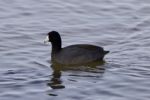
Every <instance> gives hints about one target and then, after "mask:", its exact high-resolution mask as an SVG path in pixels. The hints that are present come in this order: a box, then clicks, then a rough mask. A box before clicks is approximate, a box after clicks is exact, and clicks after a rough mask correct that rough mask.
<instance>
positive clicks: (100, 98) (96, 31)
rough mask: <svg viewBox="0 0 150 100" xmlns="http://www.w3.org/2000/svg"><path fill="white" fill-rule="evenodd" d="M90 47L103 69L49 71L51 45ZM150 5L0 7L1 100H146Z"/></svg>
mask: <svg viewBox="0 0 150 100" xmlns="http://www.w3.org/2000/svg"><path fill="white" fill-rule="evenodd" d="M51 30H57V31H59V32H60V33H61V36H62V38H63V46H67V45H71V44H77V43H89V44H95V45H98V46H103V47H104V48H105V49H106V50H110V51H111V53H110V54H108V55H107V56H106V57H105V61H106V62H105V64H102V65H95V66H94V67H90V66H80V67H73V66H72V67H71V68H69V69H68V68H63V69H58V70H54V68H51V67H50V66H52V65H51V63H50V59H51V58H50V50H51V46H49V45H45V44H44V43H43V39H44V38H45V36H46V34H47V32H49V31H51ZM149 43H150V0H3V1H1V2H0V65H1V66H0V100H149V99H150V62H149V61H150V52H149V51H150V47H149Z"/></svg>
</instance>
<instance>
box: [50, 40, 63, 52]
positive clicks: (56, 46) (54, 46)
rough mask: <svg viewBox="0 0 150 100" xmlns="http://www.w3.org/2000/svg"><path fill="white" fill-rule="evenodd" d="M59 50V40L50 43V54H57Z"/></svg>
mask: <svg viewBox="0 0 150 100" xmlns="http://www.w3.org/2000/svg"><path fill="white" fill-rule="evenodd" d="M60 50H61V40H60V41H57V42H52V53H57V52H59V51H60Z"/></svg>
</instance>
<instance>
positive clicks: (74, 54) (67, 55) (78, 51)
mask: <svg viewBox="0 0 150 100" xmlns="http://www.w3.org/2000/svg"><path fill="white" fill-rule="evenodd" d="M44 42H45V43H46V42H51V44H52V52H51V59H52V63H58V64H63V65H75V64H85V63H89V62H93V61H97V60H100V61H102V60H103V58H104V56H105V55H106V54H107V53H109V51H104V49H103V48H102V47H99V46H95V45H90V44H75V45H70V46H67V47H64V48H62V47H61V37H60V35H59V33H58V32H56V31H51V32H49V33H48V36H47V37H46V39H45V41H44Z"/></svg>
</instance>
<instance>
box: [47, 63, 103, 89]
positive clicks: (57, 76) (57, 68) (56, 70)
mask: <svg viewBox="0 0 150 100" xmlns="http://www.w3.org/2000/svg"><path fill="white" fill-rule="evenodd" d="M104 64H105V61H101V62H100V61H95V62H92V63H87V64H82V65H79V64H78V65H61V64H56V63H53V64H52V65H51V68H52V70H53V74H52V77H51V79H50V81H49V82H48V84H47V85H48V86H50V87H51V88H52V89H63V88H65V86H64V85H63V82H62V80H61V74H62V71H84V72H91V73H95V72H96V73H99V74H101V75H102V74H103V73H104V71H105V68H104V67H105V66H103V65H104ZM93 69H94V70H95V71H93ZM74 76H78V75H74Z"/></svg>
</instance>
